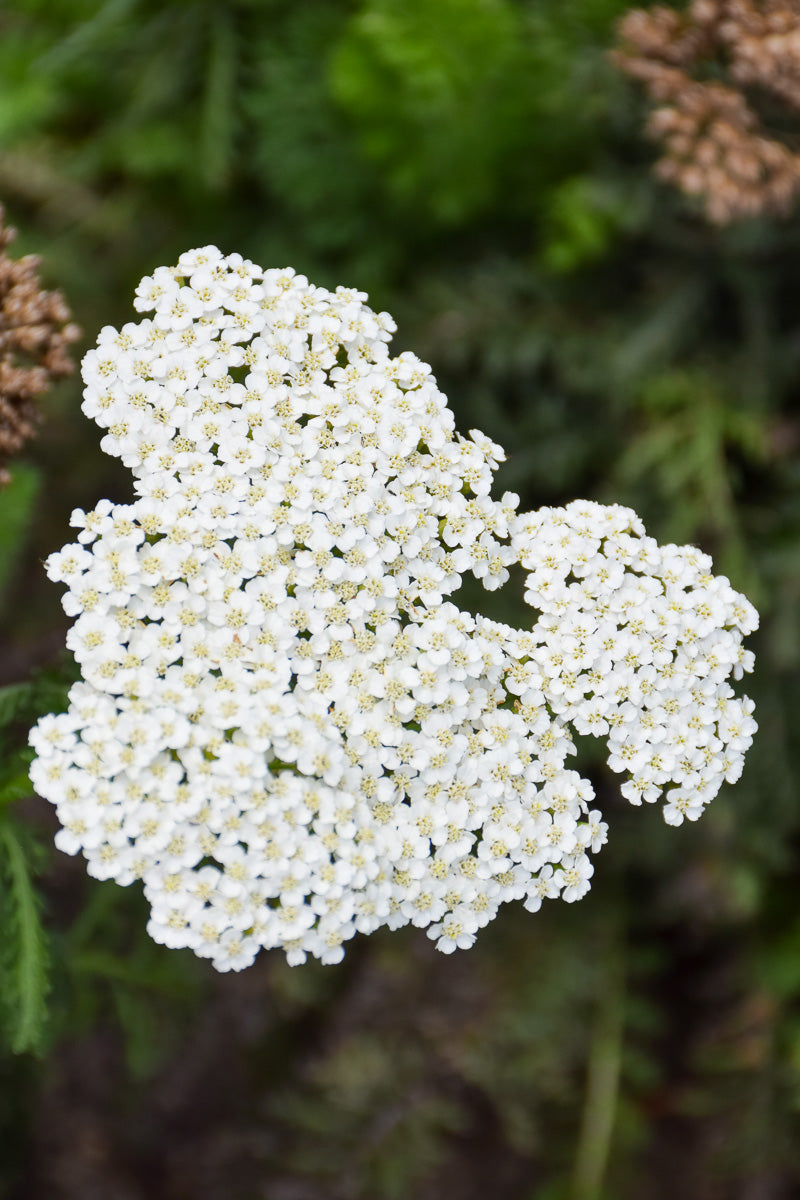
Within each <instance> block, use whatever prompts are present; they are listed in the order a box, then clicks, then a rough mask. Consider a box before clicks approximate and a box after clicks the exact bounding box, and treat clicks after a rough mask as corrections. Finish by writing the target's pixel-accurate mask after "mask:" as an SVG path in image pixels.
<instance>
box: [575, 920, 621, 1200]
mask: <svg viewBox="0 0 800 1200" xmlns="http://www.w3.org/2000/svg"><path fill="white" fill-rule="evenodd" d="M624 995H625V981H624V968H623V955H622V946H621V945H620V944H618V943H615V944H614V945H613V946H612V947H611V948H610V970H609V975H608V982H607V986H606V987H605V988H604V991H603V995H602V997H601V999H600V1003H599V1005H598V1008H597V1013H596V1016H595V1023H594V1030H593V1033H592V1041H591V1045H590V1047H589V1061H588V1064H587V1074H586V1095H585V1098H584V1104H583V1114H582V1116H581V1128H580V1134H579V1136H578V1147H577V1151H576V1154H575V1167H574V1170H573V1175H572V1187H571V1191H570V1200H599V1197H600V1196H601V1195H602V1189H603V1180H604V1178H605V1174H606V1169H607V1166H608V1158H609V1153H610V1150H611V1139H612V1136H613V1133H614V1123H615V1119H616V1115H617V1102H618V1098H619V1079H620V1069H621V1065H622V1047H623V1034H624V1024H625V1022H624V1016H623V1008H624Z"/></svg>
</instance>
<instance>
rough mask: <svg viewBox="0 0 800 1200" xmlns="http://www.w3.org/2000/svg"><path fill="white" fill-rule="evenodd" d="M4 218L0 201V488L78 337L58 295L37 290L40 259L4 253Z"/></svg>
mask: <svg viewBox="0 0 800 1200" xmlns="http://www.w3.org/2000/svg"><path fill="white" fill-rule="evenodd" d="M3 218H4V213H3V209H2V207H1V206H0V487H4V486H5V485H6V484H7V483H8V482H9V478H10V476H9V474H8V471H7V470H6V468H5V463H6V462H7V460H8V459H9V458H11V457H13V456H14V455H15V454H18V453H19V451H20V449H21V448H22V446H23V445H24V444H25V442H27V441H28V439H29V438H31V437H33V435H34V433H35V431H36V426H37V424H38V420H39V413H38V409H37V406H36V398H37V396H40V395H41V393H42V392H44V391H46V390H47V388H48V387H49V386H50V384H51V382H52V381H53V380H54V379H57V378H59V377H61V376H63V375H69V374H70V372H71V371H73V370H74V364H73V362H72V360H71V359H70V358H69V355H68V353H67V347H68V346H69V345H70V343H71V342H74V341H76V339H77V338H78V337H80V330H79V328H78V326H77V325H74V324H72V323H71V322H70V311H69V309H68V308H67V305H66V303H65V302H64V299H63V298H62V296H61V295H60V294H59V293H58V292H46V291H44V290H43V289H42V286H41V283H40V282H39V277H38V274H37V271H38V267H39V259H38V258H37V257H36V256H35V255H32V254H26V255H25V257H24V258H19V259H13V258H10V257H9V255H8V246H9V244H10V242H12V241H13V239H14V238H15V237H16V230H15V229H10V228H9V227H8V226H4V225H3Z"/></svg>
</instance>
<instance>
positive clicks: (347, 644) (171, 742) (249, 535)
mask: <svg viewBox="0 0 800 1200" xmlns="http://www.w3.org/2000/svg"><path fill="white" fill-rule="evenodd" d="M365 299H366V297H365V296H363V295H362V294H360V293H358V292H353V291H348V290H346V289H343V288H338V289H337V290H336V292H335V293H331V292H328V291H326V290H325V289H322V288H317V287H314V286H312V285H311V284H309V283H308V281H307V280H306V279H304V278H303V277H302V276H297V275H295V274H294V272H292V271H290V270H270V271H262V270H261V269H260V268H258V267H256V266H254V265H253V264H252V263H250V262H247V261H244V260H243V259H242V258H241V257H240V256H238V255H230V256H228V257H227V258H223V256H222V255H221V254H220V252H219V251H218V250H216V249H215V248H213V247H206V248H204V249H202V250H199V251H191V252H189V253H187V254H184V255H183V256H182V257H181V259H180V261H179V263H178V266H177V267H176V268H174V269H167V268H159V269H158V270H157V271H156V272H155V273H154V275H153V276H152V277H151V278H147V279H145V280H143V281H142V284H141V285H140V288H139V289H138V291H137V302H136V303H137V307H138V308H139V309H140V310H142V311H152V312H153V314H154V315H153V316H152V317H147V318H144V319H143V320H141V321H140V322H139V323H137V324H129V325H126V326H124V327H123V328H122V330H120V331H117V330H115V329H111V328H106V329H104V330H103V331H102V332H101V335H100V338H99V342H98V348H97V349H96V350H94V351H91V352H90V353H89V354H88V355H87V357H86V359H85V361H84V368H83V369H84V380H85V383H86V391H85V403H84V411H85V412H86V413H87V415H89V416H91V417H93V418H94V419H95V420H96V421H97V422H98V424H99V425H101V427H102V428H104V429H105V430H106V431H107V432H106V434H105V436H104V438H103V441H102V443H101V445H102V447H103V449H105V450H106V451H107V452H108V453H111V454H115V455H118V456H120V457H121V458H122V460H123V462H124V463H125V464H126V465H127V466H128V467H130V469H131V470H132V472H133V474H134V477H135V489H136V493H137V499H136V500H135V501H134V502H133V503H132V504H130V505H112V504H110V503H109V502H108V501H101V502H100V504H99V505H98V506H97V508H96V509H95V510H94V511H93V512H90V513H83V512H82V511H76V512H75V513H74V514H73V524H74V525H76V526H77V527H78V528H79V530H80V532H79V534H78V540H77V542H76V543H74V544H71V545H68V546H66V547H64V549H63V550H61V551H60V552H59V553H57V554H54V555H52V556H51V557H50V559H49V560H48V563H47V569H48V574H49V575H50V577H51V578H52V579H54V580H60V581H63V582H64V583H66V585H67V592H66V594H65V596H64V607H65V610H66V611H67V613H68V614H70V615H71V616H74V617H76V620H75V623H74V625H73V627H72V629H71V630H70V633H69V635H68V644H69V646H70V648H71V649H72V651H73V653H74V654H75V657H76V659H77V660H78V662H79V663H80V666H81V670H82V674H83V680H82V682H80V683H78V684H76V685H75V687H74V688H73V689H72V691H71V693H70V707H69V710H68V712H67V713H64V714H61V715H58V716H52V715H51V716H47V717H44V718H43V719H42V720H41V721H40V722H39V724H38V725H37V727H36V728H35V729H34V730H33V731H32V733H31V742H32V744H33V746H34V748H35V750H36V754H37V758H36V759H35V761H34V763H33V766H32V769H31V777H32V779H33V781H34V784H35V786H36V787H37V790H38V791H39V792H40V793H41V794H42V795H43V796H45V797H46V798H47V799H49V800H51V801H52V802H53V803H54V804H56V806H57V809H58V815H59V819H60V821H61V823H62V826H63V829H62V830H61V831H60V832H59V834H58V835H57V844H58V845H59V847H60V848H61V849H63V850H65V851H67V852H68V853H75V852H77V851H78V850H81V851H82V852H83V854H84V855H85V857H86V859H87V860H88V869H89V871H90V873H92V874H93V875H95V876H98V877H100V878H114V879H116V880H117V881H118V882H119V883H121V884H127V883H130V882H131V881H133V880H134V879H141V880H143V883H144V889H145V894H146V896H147V898H148V900H149V902H150V904H151V909H152V913H151V919H150V922H149V925H148V930H149V932H150V934H151V935H152V936H153V937H154V938H155V939H156V940H158V941H161V942H164V943H166V944H167V945H170V946H184V947H190V948H191V949H193V950H194V951H195V953H197V954H199V955H202V956H205V957H209V958H210V959H211V960H212V962H213V964H214V965H215V966H216V967H217V968H219V969H221V970H226V969H239V968H241V967H243V966H246V965H248V964H249V963H250V962H252V961H253V959H254V957H255V955H256V954H257V952H258V950H259V949H260V948H261V947H275V946H280V947H282V948H283V949H284V951H285V952H286V954H287V957H288V959H289V961H290V962H292V963H297V962H302V961H304V959H305V958H306V956H307V955H308V954H311V955H314V956H316V957H318V958H320V959H322V961H323V962H336V961H338V960H339V959H340V958H341V957H342V955H343V952H344V951H343V945H344V942H346V941H347V940H348V939H349V938H350V937H352V936H353V935H354V934H355V933H356V932H359V931H360V932H366V933H369V932H371V931H373V930H375V929H377V928H378V927H379V926H381V925H387V926H389V927H391V928H397V927H399V926H400V925H403V924H407V923H413V924H415V925H418V926H421V927H425V928H427V930H428V934H429V936H431V937H432V938H434V939H435V940H436V943H437V946H438V947H439V948H440V949H441V950H444V951H445V952H449V951H452V950H454V949H455V948H456V947H467V946H470V945H471V944H472V943H473V942H474V940H475V936H476V933H477V931H478V929H479V928H481V927H482V926H483V925H485V924H486V923H487V922H488V921H490V920H491V919H492V918H493V917H494V915H495V914H496V912H497V910H498V907H499V905H500V904H501V903H503V902H504V901H507V900H512V899H519V900H522V901H523V902H524V903H525V906H526V907H527V908H529V909H530V910H535V909H537V908H538V907H539V906H540V905H541V902H542V899H543V898H545V897H552V896H558V895H560V896H561V897H562V898H563V899H565V900H568V901H571V900H576V899H578V898H579V897H580V896H581V895H583V894H584V893H585V891H586V890H587V889H588V886H589V879H590V877H591V874H592V866H591V863H590V860H589V854H590V853H591V852H594V851H596V850H598V849H599V848H600V846H601V845H602V844H603V842H604V841H605V837H606V826H605V825H604V824H603V822H602V821H601V819H600V814H599V813H598V812H597V811H595V810H592V809H591V807H590V804H591V801H592V798H593V793H592V789H591V786H590V785H589V783H588V782H587V781H586V780H584V779H582V778H581V777H580V775H578V774H577V773H576V772H575V771H573V770H570V769H568V768H567V766H566V763H567V759H568V757H569V756H570V755H571V754H572V753H573V752H574V749H575V748H574V745H573V742H572V738H571V736H570V732H569V727H568V722H572V723H573V724H574V725H575V727H576V728H577V729H578V730H579V731H581V732H584V731H589V732H594V733H600V734H604V733H609V744H610V748H611V751H612V758H611V765H612V766H614V767H617V768H618V769H623V768H625V767H627V768H628V769H629V770H630V772H631V775H632V779H631V781H630V782H629V783H628V784H626V785H624V790H625V789H628V791H627V794H628V795H629V797H630V798H631V799H633V800H634V801H638V800H639V799H640V798H642V797H644V798H645V799H648V800H650V799H654V798H655V795H656V794H657V793H659V792H660V791H661V790H662V789H663V788H664V787H665V785H668V784H671V785H672V790H671V791H670V792H669V796H668V805H667V809H666V815H667V819H668V820H673V821H677V820H680V819H681V817H682V815H686V816H689V817H690V818H693V817H695V816H696V815H698V812H699V810H700V807H701V806H702V803H704V802H705V801H707V800H708V799H709V798H710V797H711V795H713V793H714V792H715V791H716V789H717V788H718V787H719V784H720V782H721V780H722V778H723V777H724V776H727V777H728V778H734V777H735V775H736V773H737V771H738V770H739V769H740V763H741V755H742V753H743V751H744V749H745V748H746V745H747V744H748V742H749V739H750V735H751V732H752V729H753V728H754V723H753V722H752V720H751V718H750V716H749V711H750V710H749V702H740V701H736V700H734V699H732V698H731V697H732V692H731V689H730V687H729V685H728V684H727V682H726V681H727V677H728V675H729V674H730V673H731V672H733V673H734V674H736V673H737V672H738V673H739V674H740V673H741V670H742V669H745V670H746V669H749V667H750V665H751V664H750V656H748V655H747V654H745V653H743V652H742V651H741V634H742V633H743V632H746V631H747V630H748V629H749V628H752V627H753V626H754V624H755V614H754V612H753V610H752V608H751V607H750V606H749V605H748V604H747V602H746V601H745V600H744V599H743V598H742V597H739V596H737V595H736V594H735V593H734V592H733V591H732V590H731V589H730V587H729V585H728V584H727V581H724V580H714V579H713V577H710V576H707V575H706V574H704V573H705V571H706V568H707V562H706V560H705V557H704V556H702V555H700V554H699V553H698V552H697V551H694V550H691V549H689V550H681V549H678V548H676V547H667V548H665V549H662V550H659V549H658V547H656V545H655V543H654V542H652V540H651V539H646V538H644V537H642V536H641V534H642V531H641V528H640V526H639V524H638V521H637V519H636V518H635V516H634V514H632V513H630V512H628V511H627V510H623V509H618V508H611V509H606V508H602V507H601V506H598V505H572V506H570V507H569V508H567V509H564V510H543V512H541V513H538V514H535V515H533V516H520V515H519V514H518V512H517V506H518V497H517V496H515V495H512V494H509V493H506V494H505V495H504V496H503V497H502V498H501V499H500V500H494V499H492V497H491V495H490V492H491V485H492V474H493V471H494V469H495V467H496V465H497V463H498V462H499V461H500V460H501V459H502V457H503V452H502V450H501V448H500V447H499V446H496V445H494V444H493V443H492V442H491V441H490V440H489V439H487V438H486V437H484V436H483V435H482V434H480V433H478V432H477V431H472V432H471V435H470V437H469V438H463V437H461V436H460V435H458V434H456V433H455V432H454V424H453V418H452V414H451V413H450V411H449V409H448V407H447V403H446V400H445V397H444V396H443V395H442V393H441V392H440V391H439V390H438V388H437V387H436V383H435V381H434V379H433V377H432V375H431V372H430V368H429V367H428V366H427V365H426V364H424V363H422V362H420V361H419V360H418V359H417V358H416V357H415V356H414V355H412V354H402V355H400V356H399V357H396V358H390V356H389V349H388V341H389V337H390V334H391V331H392V330H393V328H394V325H393V323H392V321H391V318H389V317H388V315H387V314H375V313H373V312H372V311H371V310H370V309H369V308H368V307H367V306H366V304H365V303H364V301H365ZM512 562H521V563H522V564H523V566H525V567H526V568H528V569H530V570H531V575H530V577H529V581H528V586H529V595H528V598H529V600H530V601H531V602H532V603H533V605H534V607H535V609H536V621H535V624H534V626H533V629H532V630H531V631H520V630H514V629H511V628H510V627H507V626H503V625H499V624H497V623H495V622H491V621H489V620H486V619H484V618H480V617H472V616H470V615H469V614H466V613H463V612H460V611H459V610H458V608H457V607H456V606H455V605H454V604H453V603H452V602H450V601H449V600H448V599H447V597H448V596H449V595H451V594H452V593H453V592H454V591H455V590H456V589H457V588H458V587H459V585H460V583H461V578H462V574H463V573H464V572H465V571H467V570H469V571H471V572H472V573H473V574H474V575H475V576H477V577H478V578H479V579H481V580H482V582H483V584H484V586H486V587H487V588H496V587H499V586H501V585H502V584H503V583H504V582H505V580H506V579H507V578H508V567H509V565H510V564H511V563H512ZM676 784H677V785H678V786H675V785H676ZM631 789H632V790H631Z"/></svg>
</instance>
